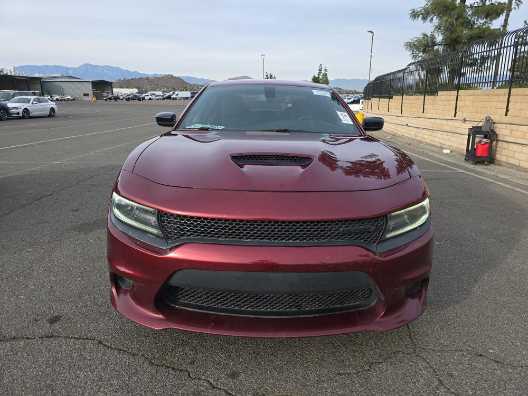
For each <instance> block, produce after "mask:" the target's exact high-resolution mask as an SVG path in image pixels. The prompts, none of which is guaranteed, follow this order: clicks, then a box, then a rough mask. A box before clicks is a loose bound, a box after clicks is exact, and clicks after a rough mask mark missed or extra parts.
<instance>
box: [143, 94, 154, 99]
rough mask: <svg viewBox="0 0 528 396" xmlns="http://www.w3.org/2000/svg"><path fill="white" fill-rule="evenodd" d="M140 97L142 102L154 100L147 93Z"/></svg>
mask: <svg viewBox="0 0 528 396" xmlns="http://www.w3.org/2000/svg"><path fill="white" fill-rule="evenodd" d="M141 97H142V98H143V100H153V99H154V98H153V97H152V95H151V94H148V93H146V94H143V95H141Z"/></svg>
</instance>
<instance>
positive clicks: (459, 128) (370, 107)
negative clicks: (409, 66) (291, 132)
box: [365, 88, 528, 170]
mask: <svg viewBox="0 0 528 396" xmlns="http://www.w3.org/2000/svg"><path fill="white" fill-rule="evenodd" d="M507 95H508V90H507V89H495V90H461V91H460V93H459V98H458V108H457V115H456V117H455V116H454V112H455V102H456V92H455V91H445V92H439V94H438V95H435V96H429V95H428V96H425V102H424V97H423V96H419V95H416V96H404V97H403V107H402V105H401V104H402V97H401V96H399V97H393V98H391V99H387V98H383V99H379V98H373V99H372V100H370V101H366V102H365V111H366V112H367V113H370V114H373V115H380V116H382V117H384V118H385V129H386V130H387V131H388V132H391V133H394V134H397V135H403V136H407V137H411V138H413V139H416V140H418V141H421V142H425V143H430V144H433V145H435V146H438V147H442V148H449V149H451V150H454V151H458V152H465V150H466V140H467V131H468V128H470V127H471V126H473V125H480V124H481V123H482V121H483V120H484V117H485V116H486V115H490V116H491V117H492V118H493V120H494V121H495V129H496V131H497V134H498V140H499V141H498V144H497V156H496V159H497V163H498V164H504V165H509V166H514V167H520V168H524V169H527V170H528V88H514V89H513V90H512V94H511V100H510V108H509V112H508V115H507V116H506V115H505V112H506V102H507ZM402 109H403V111H402Z"/></svg>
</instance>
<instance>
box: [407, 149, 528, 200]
mask: <svg viewBox="0 0 528 396" xmlns="http://www.w3.org/2000/svg"><path fill="white" fill-rule="evenodd" d="M406 152H407V153H408V154H410V155H412V156H415V157H417V158H420V159H423V160H424V161H429V162H431V163H433V164H436V165H440V166H443V167H445V168H448V169H451V170H454V171H457V173H464V174H465V175H469V176H473V177H476V178H477V179H481V180H485V181H487V182H490V183H493V184H496V185H498V186H501V187H504V188H508V189H510V190H513V191H515V192H518V193H520V194H524V195H528V190H523V189H522V188H519V187H515V186H512V185H510V184H508V183H503V182H500V181H498V180H495V179H492V178H490V177H486V176H482V175H477V174H475V173H472V172H469V171H467V170H464V169H460V168H457V167H456V166H452V165H447V164H444V163H443V162H440V161H436V160H434V159H431V158H428V157H424V156H423V155H420V154H416V153H413V152H411V151H407V150H406Z"/></svg>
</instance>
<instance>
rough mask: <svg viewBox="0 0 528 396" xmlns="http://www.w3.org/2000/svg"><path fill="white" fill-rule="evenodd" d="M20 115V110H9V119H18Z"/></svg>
mask: <svg viewBox="0 0 528 396" xmlns="http://www.w3.org/2000/svg"><path fill="white" fill-rule="evenodd" d="M21 115H22V109H12V108H10V109H9V117H20V116H21Z"/></svg>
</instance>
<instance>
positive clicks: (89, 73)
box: [15, 63, 368, 91]
mask: <svg viewBox="0 0 528 396" xmlns="http://www.w3.org/2000/svg"><path fill="white" fill-rule="evenodd" d="M15 70H16V73H17V74H20V75H23V76H56V75H63V76H73V77H79V78H82V79H84V80H108V81H116V80H126V79H131V78H142V77H159V76H161V75H162V74H159V73H152V74H149V73H142V72H138V71H134V70H127V69H123V68H121V67H117V66H109V65H93V64H91V63H84V64H82V65H80V66H76V67H70V66H63V65H20V66H16V68H15ZM176 77H179V78H181V79H182V80H184V81H185V82H187V83H188V84H193V85H204V84H207V83H209V82H212V81H213V80H209V79H207V78H201V77H193V76H176ZM367 82H368V80H364V79H357V78H339V79H335V80H331V81H330V85H331V86H332V87H339V88H343V89H353V90H356V91H363V88H365V85H367Z"/></svg>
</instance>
